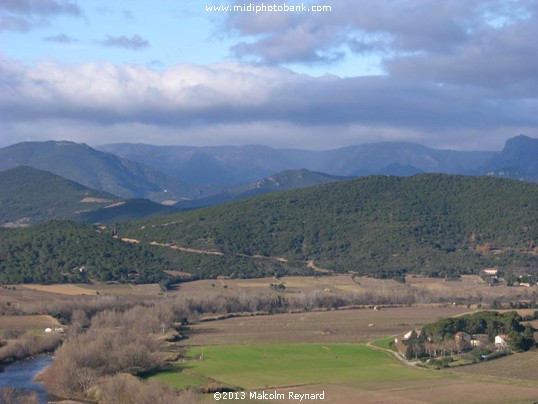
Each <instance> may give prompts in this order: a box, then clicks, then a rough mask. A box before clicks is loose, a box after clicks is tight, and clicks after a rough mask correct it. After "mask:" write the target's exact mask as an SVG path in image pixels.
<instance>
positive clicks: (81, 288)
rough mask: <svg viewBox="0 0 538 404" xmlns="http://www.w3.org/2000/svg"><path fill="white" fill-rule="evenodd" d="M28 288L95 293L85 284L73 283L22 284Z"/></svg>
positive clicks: (71, 292) (69, 292)
mask: <svg viewBox="0 0 538 404" xmlns="http://www.w3.org/2000/svg"><path fill="white" fill-rule="evenodd" d="M20 287H21V288H25V289H27V290H37V291H41V292H49V293H58V294H61V295H70V296H76V295H95V294H96V293H95V291H94V290H89V289H87V288H86V287H85V286H80V285H71V284H57V285H37V284H27V285H24V286H20Z"/></svg>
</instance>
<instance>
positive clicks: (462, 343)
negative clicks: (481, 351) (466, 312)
mask: <svg viewBox="0 0 538 404" xmlns="http://www.w3.org/2000/svg"><path fill="white" fill-rule="evenodd" d="M454 341H455V342H456V345H458V347H459V348H464V347H466V346H469V345H470V344H471V335H470V334H467V333H466V332H464V331H458V332H457V333H456V334H455V335H454Z"/></svg>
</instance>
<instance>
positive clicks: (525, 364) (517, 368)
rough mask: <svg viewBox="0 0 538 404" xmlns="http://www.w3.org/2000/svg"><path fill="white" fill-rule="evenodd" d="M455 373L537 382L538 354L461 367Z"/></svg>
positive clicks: (533, 353) (534, 352)
mask: <svg viewBox="0 0 538 404" xmlns="http://www.w3.org/2000/svg"><path fill="white" fill-rule="evenodd" d="M457 371H458V372H462V373H465V374H476V375H489V376H498V377H508V378H512V379H520V380H521V379H523V380H533V381H535V382H538V352H536V351H531V352H523V353H519V354H514V355H510V356H507V357H504V358H501V359H497V360H495V361H491V362H484V363H480V364H476V365H471V366H462V367H460V368H458V369H457Z"/></svg>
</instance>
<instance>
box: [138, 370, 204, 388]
mask: <svg viewBox="0 0 538 404" xmlns="http://www.w3.org/2000/svg"><path fill="white" fill-rule="evenodd" d="M183 368H184V369H185V366H184V367H183ZM147 379H148V380H151V379H158V380H160V381H161V382H163V383H166V384H168V385H169V386H172V387H174V388H176V389H180V390H183V389H186V388H187V387H195V386H201V385H203V384H205V383H206V380H205V379H204V378H202V377H198V376H196V374H192V373H191V372H189V371H183V372H182V371H181V367H180V366H178V367H177V369H167V370H163V371H160V372H158V373H156V374H154V375H151V376H149V377H148V378H147Z"/></svg>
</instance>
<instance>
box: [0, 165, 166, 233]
mask: <svg viewBox="0 0 538 404" xmlns="http://www.w3.org/2000/svg"><path fill="white" fill-rule="evenodd" d="M173 212H175V209H173V208H170V207H166V206H162V205H159V204H157V203H154V202H151V201H148V200H125V201H122V200H120V198H118V197H117V196H115V195H112V194H110V193H107V192H103V191H96V190H94V189H91V188H88V187H85V186H84V185H81V184H79V183H77V182H74V181H71V180H68V179H66V178H63V177H60V176H58V175H56V174H52V173H50V172H48V171H42V170H37V169H35V168H31V167H26V166H22V167H17V168H13V169H10V170H6V171H0V225H4V226H7V227H18V226H24V225H29V224H34V223H38V222H43V221H47V220H51V219H71V220H79V221H89V222H115V221H122V220H129V219H134V218H142V217H147V216H152V215H157V214H170V213H173Z"/></svg>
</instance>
